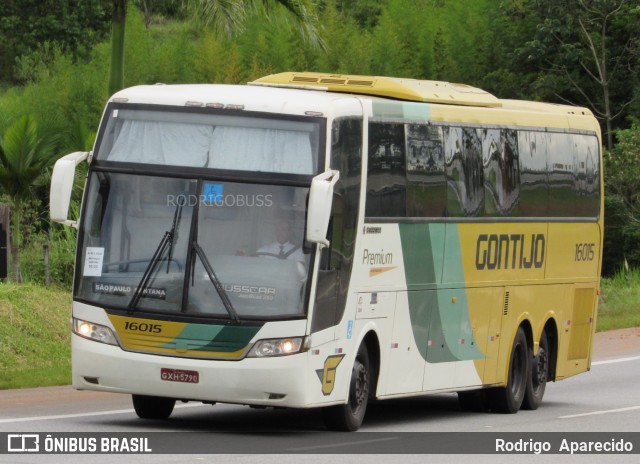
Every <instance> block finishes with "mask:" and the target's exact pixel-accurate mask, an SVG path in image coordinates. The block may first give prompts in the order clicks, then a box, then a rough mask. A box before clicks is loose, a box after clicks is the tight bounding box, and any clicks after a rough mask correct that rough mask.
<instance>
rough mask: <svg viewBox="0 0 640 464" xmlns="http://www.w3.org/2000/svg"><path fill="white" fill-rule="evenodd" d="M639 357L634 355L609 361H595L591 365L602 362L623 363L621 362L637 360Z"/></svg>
mask: <svg viewBox="0 0 640 464" xmlns="http://www.w3.org/2000/svg"><path fill="white" fill-rule="evenodd" d="M639 359H640V356H634V357H632V358H618V359H609V360H607V361H595V362H592V363H591V365H592V366H598V365H600V364H614V363H621V362H627V361H637V360H639Z"/></svg>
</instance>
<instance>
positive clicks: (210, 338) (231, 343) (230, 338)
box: [161, 324, 260, 353]
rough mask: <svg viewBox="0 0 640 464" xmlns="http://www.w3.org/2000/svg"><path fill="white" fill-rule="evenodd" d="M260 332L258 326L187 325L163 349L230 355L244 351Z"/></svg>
mask: <svg viewBox="0 0 640 464" xmlns="http://www.w3.org/2000/svg"><path fill="white" fill-rule="evenodd" d="M258 330H260V327H256V326H249V327H246V326H238V327H229V326H224V325H212V324H187V326H186V327H185V328H184V329H183V330H182V332H180V334H179V335H178V336H177V337H176V338H175V339H173V340H172V341H171V342H169V343H166V344H164V345H162V346H161V348H182V349H190V350H195V351H215V352H222V353H230V352H234V351H238V350H241V349H243V348H244V347H245V346H247V345H248V344H249V342H250V341H251V339H252V338H253V336H254V335H255V334H256V333H257V332H258Z"/></svg>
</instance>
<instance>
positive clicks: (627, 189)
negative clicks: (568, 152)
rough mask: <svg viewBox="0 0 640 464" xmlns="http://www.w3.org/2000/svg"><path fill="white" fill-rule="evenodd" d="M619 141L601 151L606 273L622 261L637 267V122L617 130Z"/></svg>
mask: <svg viewBox="0 0 640 464" xmlns="http://www.w3.org/2000/svg"><path fill="white" fill-rule="evenodd" d="M616 135H617V138H618V143H617V144H616V146H615V147H614V149H613V150H612V151H610V152H609V151H607V152H605V154H604V172H605V184H604V185H605V200H606V203H605V224H606V227H605V235H604V243H605V245H604V246H605V253H604V255H603V263H602V271H603V274H605V275H610V274H614V273H615V272H617V271H619V270H620V269H621V268H622V267H623V265H624V263H627V264H628V265H630V266H631V267H635V268H638V267H640V248H639V247H638V243H640V172H639V171H638V169H636V166H639V165H640V122H636V123H635V124H634V125H633V126H632V127H631V128H630V129H625V130H620V131H618V132H617V134H616Z"/></svg>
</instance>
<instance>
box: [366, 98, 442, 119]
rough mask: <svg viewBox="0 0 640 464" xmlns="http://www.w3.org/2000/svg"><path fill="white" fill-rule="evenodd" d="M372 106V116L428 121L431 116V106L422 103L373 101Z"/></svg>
mask: <svg viewBox="0 0 640 464" xmlns="http://www.w3.org/2000/svg"><path fill="white" fill-rule="evenodd" d="M372 107H373V117H374V118H388V119H408V120H415V121H428V120H429V119H430V118H431V106H430V105H425V104H424V103H410V102H393V101H373V102H372Z"/></svg>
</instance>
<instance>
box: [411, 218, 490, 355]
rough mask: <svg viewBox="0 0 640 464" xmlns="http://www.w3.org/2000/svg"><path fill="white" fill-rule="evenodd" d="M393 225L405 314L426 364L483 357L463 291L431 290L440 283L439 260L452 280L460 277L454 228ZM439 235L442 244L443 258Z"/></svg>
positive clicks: (457, 244)
mask: <svg viewBox="0 0 640 464" xmlns="http://www.w3.org/2000/svg"><path fill="white" fill-rule="evenodd" d="M399 228H400V240H401V242H402V254H403V260H404V266H405V275H406V280H407V290H408V291H407V299H408V302H409V315H410V318H411V326H412V330H413V335H414V339H415V342H416V345H417V347H418V350H419V352H420V354H421V355H422V357H423V358H424V359H425V360H426V361H427V362H430V363H440V362H451V361H461V360H469V359H478V358H482V357H484V356H483V354H482V353H481V352H480V350H478V348H477V344H476V342H475V340H474V338H473V332H472V328H471V321H470V318H469V307H468V301H467V296H466V292H465V290H464V289H461V288H456V289H440V290H434V289H433V288H435V287H437V286H438V284H439V283H440V280H441V279H440V272H441V270H442V269H443V265H444V266H445V267H446V269H447V272H448V273H450V274H451V275H453V276H454V277H455V278H454V281H456V282H464V271H463V268H462V254H461V249H460V239H459V236H458V227H457V226H456V225H454V224H447V225H444V224H400V225H399ZM445 234H446V238H447V245H448V249H447V256H446V257H443V255H442V250H441V247H442V246H443V245H444V238H445V237H444V236H445ZM445 259H446V261H447V262H446V264H445V262H444V260H445ZM428 288H432V289H428Z"/></svg>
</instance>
